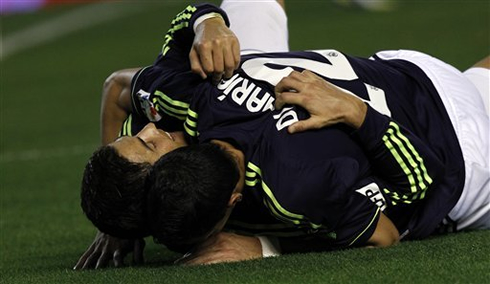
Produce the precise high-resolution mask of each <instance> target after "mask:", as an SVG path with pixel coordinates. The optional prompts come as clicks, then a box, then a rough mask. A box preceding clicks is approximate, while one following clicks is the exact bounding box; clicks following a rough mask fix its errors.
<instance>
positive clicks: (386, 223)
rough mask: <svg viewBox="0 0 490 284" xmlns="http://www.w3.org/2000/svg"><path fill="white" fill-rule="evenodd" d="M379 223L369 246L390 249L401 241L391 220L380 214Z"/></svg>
mask: <svg viewBox="0 0 490 284" xmlns="http://www.w3.org/2000/svg"><path fill="white" fill-rule="evenodd" d="M380 214H381V215H380V217H379V220H378V223H377V224H376V229H375V230H374V233H373V235H372V236H371V238H369V240H368V243H367V245H368V246H373V247H388V246H391V245H395V244H397V243H398V242H399V241H400V234H399V233H398V230H397V229H396V227H395V225H394V224H393V222H391V220H390V219H389V218H388V217H386V215H385V214H383V213H380Z"/></svg>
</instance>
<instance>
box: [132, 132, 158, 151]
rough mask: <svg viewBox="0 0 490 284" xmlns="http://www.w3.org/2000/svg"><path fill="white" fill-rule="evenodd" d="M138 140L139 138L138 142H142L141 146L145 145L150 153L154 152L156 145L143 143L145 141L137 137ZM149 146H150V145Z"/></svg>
mask: <svg viewBox="0 0 490 284" xmlns="http://www.w3.org/2000/svg"><path fill="white" fill-rule="evenodd" d="M136 138H138V141H140V142H141V144H143V146H144V147H145V148H146V149H148V150H150V151H153V150H154V148H155V145H154V144H153V143H146V142H145V141H143V139H141V138H140V137H137V136H136ZM148 144H150V145H148Z"/></svg>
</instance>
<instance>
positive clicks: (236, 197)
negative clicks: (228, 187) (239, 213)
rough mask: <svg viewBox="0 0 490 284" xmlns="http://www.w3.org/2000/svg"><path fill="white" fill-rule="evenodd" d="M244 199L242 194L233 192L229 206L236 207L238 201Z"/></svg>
mask: <svg viewBox="0 0 490 284" xmlns="http://www.w3.org/2000/svg"><path fill="white" fill-rule="evenodd" d="M240 201H242V194H241V193H238V192H233V193H232V194H231V197H230V200H229V201H228V207H234V206H235V204H237V202H240Z"/></svg>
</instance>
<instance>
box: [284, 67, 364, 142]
mask: <svg viewBox="0 0 490 284" xmlns="http://www.w3.org/2000/svg"><path fill="white" fill-rule="evenodd" d="M275 93H276V102H275V106H276V108H277V109H281V108H282V107H283V106H284V105H285V104H294V105H299V106H301V107H303V108H304V109H306V110H307V111H308V112H309V113H310V118H308V119H306V120H302V121H298V122H296V123H293V124H291V125H290V126H289V127H288V131H289V133H295V132H301V131H305V130H308V129H320V128H322V127H326V126H329V125H333V124H337V123H345V124H347V125H349V126H351V127H354V128H356V129H357V128H359V127H360V126H361V125H362V123H363V122H364V118H365V117H366V112H367V106H366V104H365V103H364V102H363V101H361V100H360V99H359V98H357V97H355V96H353V95H352V94H349V93H347V92H346V91H344V90H342V89H340V88H338V87H337V86H335V85H333V84H331V83H329V82H328V81H326V80H324V79H322V78H321V77H319V76H317V75H316V74H314V73H313V72H311V71H308V70H304V71H303V72H301V73H299V72H297V71H293V72H291V74H289V76H287V77H284V78H283V79H282V80H281V81H280V82H279V83H278V84H277V86H276V87H275Z"/></svg>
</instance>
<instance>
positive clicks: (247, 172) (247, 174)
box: [245, 171, 257, 178]
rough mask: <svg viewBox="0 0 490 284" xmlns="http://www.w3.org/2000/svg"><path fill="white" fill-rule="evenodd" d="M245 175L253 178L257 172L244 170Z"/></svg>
mask: <svg viewBox="0 0 490 284" xmlns="http://www.w3.org/2000/svg"><path fill="white" fill-rule="evenodd" d="M245 176H246V177H249V178H255V177H256V176H257V174H256V173H255V172H251V171H246V172H245Z"/></svg>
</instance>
